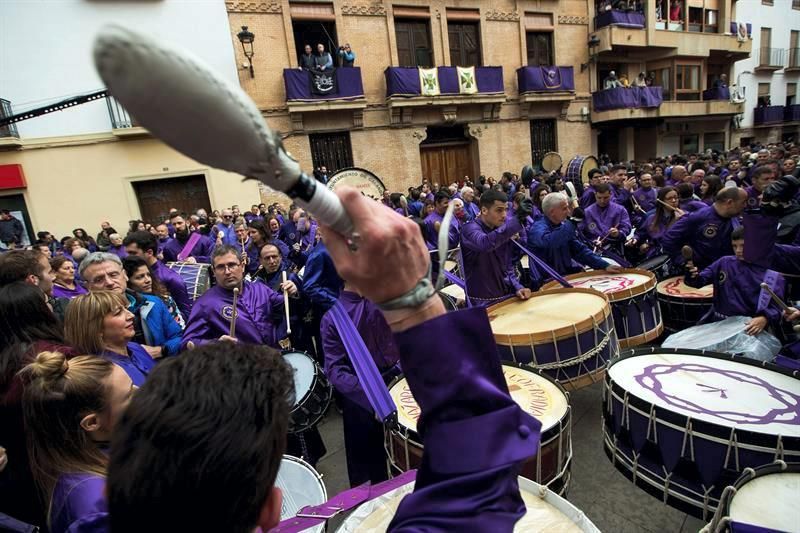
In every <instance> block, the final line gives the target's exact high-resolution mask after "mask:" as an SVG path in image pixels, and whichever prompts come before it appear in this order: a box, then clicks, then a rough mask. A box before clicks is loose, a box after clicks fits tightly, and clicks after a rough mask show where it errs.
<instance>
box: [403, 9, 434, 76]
mask: <svg viewBox="0 0 800 533" xmlns="http://www.w3.org/2000/svg"><path fill="white" fill-rule="evenodd" d="M394 31H395V36H396V37H397V58H398V60H399V62H400V66H401V67H425V68H430V67H432V66H433V50H432V49H431V31H430V25H429V23H428V20H403V19H400V20H398V19H395V23H394Z"/></svg>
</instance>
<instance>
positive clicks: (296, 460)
mask: <svg viewBox="0 0 800 533" xmlns="http://www.w3.org/2000/svg"><path fill="white" fill-rule="evenodd" d="M283 459H286V460H287V461H289V462H292V463H297V464H299V465H300V466H302V467H303V468H305V469H306V470H307V471H309V472H311V473H312V474H314V477H315V478H316V480H317V483H319V486H320V487H321V488H322V501H323V503H324V502H326V501H328V489H327V488H326V487H325V482H324V481H323V480H322V474H320V473H319V472H317V470H316V469H315V468H314V467H313V466H311V465H310V464H309V463H307V462H306V461H305V460H304V459H303V458H301V457H295V456H294V455H287V454H283ZM298 511H299V509H298Z"/></svg>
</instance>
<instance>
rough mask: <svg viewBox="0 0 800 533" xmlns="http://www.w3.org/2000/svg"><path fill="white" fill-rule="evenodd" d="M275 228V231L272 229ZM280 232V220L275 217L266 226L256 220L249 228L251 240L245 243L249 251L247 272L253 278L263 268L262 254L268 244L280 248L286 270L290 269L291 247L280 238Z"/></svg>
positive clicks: (248, 232)
mask: <svg viewBox="0 0 800 533" xmlns="http://www.w3.org/2000/svg"><path fill="white" fill-rule="evenodd" d="M267 224H269V226H268V225H267ZM273 227H274V229H272V228H273ZM279 230H280V224H278V220H277V219H276V218H275V217H271V218H270V219H269V222H268V223H266V224H265V223H264V221H262V220H256V221H254V222H253V223H252V224H251V225H250V227H249V228H247V234H248V236H249V240H248V241H247V242H246V243H245V249H246V250H247V265H246V268H245V271H246V272H247V273H248V274H250V275H251V276H254V275H256V273H257V272H258V270H259V269H260V267H261V256H260V252H261V249H262V248H263V247H264V245H266V244H274V245H275V246H276V247H277V248H278V250H279V251H280V253H281V258H282V261H283V263H284V265H283V267H284V268H289V267H290V266H291V265H292V262H291V261H290V260H289V259H288V258H289V247H288V246H286V243H285V242H283V241H282V240H280V239H279V238H278V232H279Z"/></svg>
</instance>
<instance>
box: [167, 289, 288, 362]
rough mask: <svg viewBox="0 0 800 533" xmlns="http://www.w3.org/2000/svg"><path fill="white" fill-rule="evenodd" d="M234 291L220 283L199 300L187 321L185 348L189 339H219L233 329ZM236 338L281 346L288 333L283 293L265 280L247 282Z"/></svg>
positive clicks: (198, 341) (199, 341)
mask: <svg viewBox="0 0 800 533" xmlns="http://www.w3.org/2000/svg"><path fill="white" fill-rule="evenodd" d="M232 306H233V291H232V290H227V289H223V288H222V287H220V286H219V285H217V286H216V287H212V288H210V289H209V290H207V291H206V292H205V293H203V295H202V296H201V297H200V298H198V299H197V301H196V302H195V303H194V307H193V308H192V314H191V315H190V316H189V320H187V321H186V329H185V330H184V332H183V338H182V339H181V348H186V344H187V343H188V342H190V341H191V342H193V343H194V344H196V345H198V346H199V345H200V344H204V343H206V342H211V341H216V340H217V339H219V338H220V337H221V336H222V335H227V334H228V333H229V331H230V324H231V316H232V314H233V308H232ZM236 310H237V314H238V316H237V319H236V335H235V336H236V338H237V340H238V341H239V342H242V343H245V344H266V345H267V346H272V347H273V348H278V341H279V340H280V339H282V338H284V337H285V336H286V320H285V319H284V318H283V295H282V294H279V293H277V292H275V291H273V290H272V289H270V288H269V287H267V286H266V285H265V284H263V283H258V282H252V283H248V282H244V283H243V284H242V290H241V292H240V293H239V297H238V300H237V303H236Z"/></svg>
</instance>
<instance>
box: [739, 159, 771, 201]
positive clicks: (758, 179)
mask: <svg viewBox="0 0 800 533" xmlns="http://www.w3.org/2000/svg"><path fill="white" fill-rule="evenodd" d="M776 178H777V176H776V174H775V171H774V170H773V168H772V166H770V165H764V166H761V167H758V168H756V169H755V170H754V171H753V176H752V178H751V179H752V182H753V184H752V185H751V186H749V187H747V188H746V189H745V190H746V191H747V207H758V206H759V205H761V195H762V194H763V193H764V189H766V188H767V186H768V185H769V184H770V183H773V182H774V181H775V179H776Z"/></svg>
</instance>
